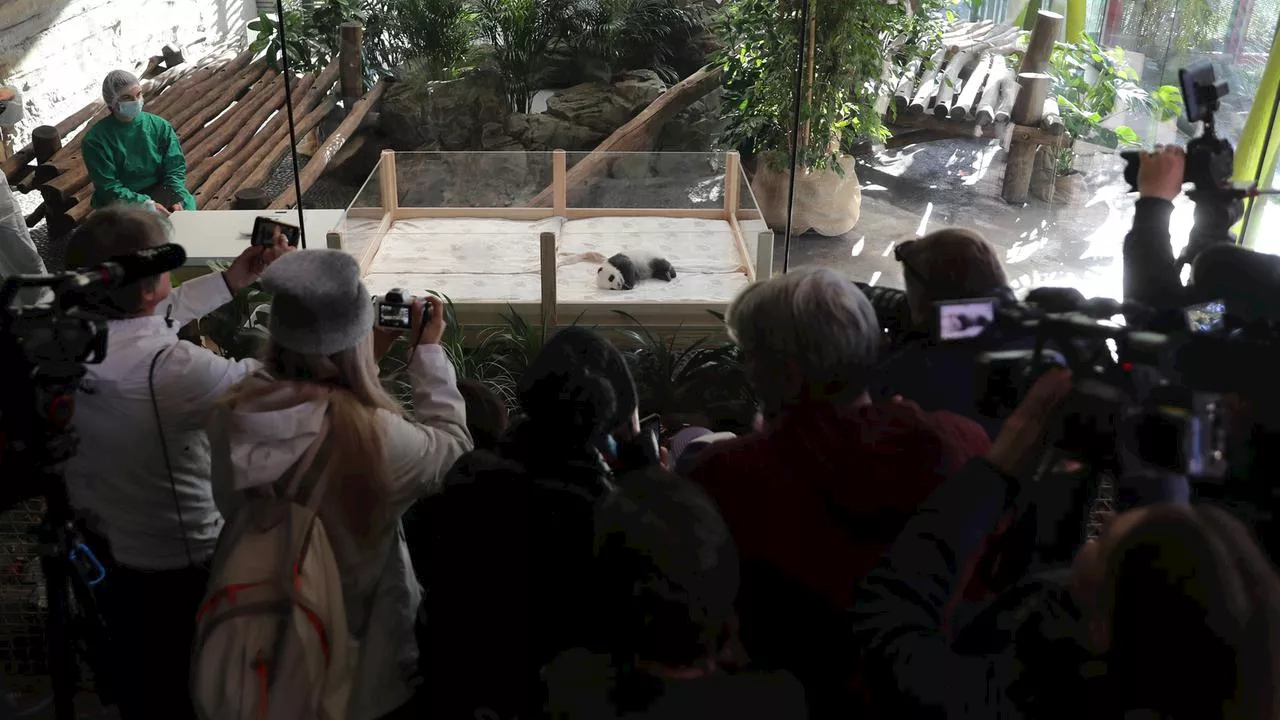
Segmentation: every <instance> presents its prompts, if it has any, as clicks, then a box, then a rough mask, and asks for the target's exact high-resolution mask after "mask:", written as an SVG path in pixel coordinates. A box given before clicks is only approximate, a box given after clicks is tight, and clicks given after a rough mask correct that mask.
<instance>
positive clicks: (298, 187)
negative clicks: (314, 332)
mask: <svg viewBox="0 0 1280 720" xmlns="http://www.w3.org/2000/svg"><path fill="white" fill-rule="evenodd" d="M276 12H277V13H279V19H280V22H279V24H278V26H279V27H278V29H279V30H280V70H281V72H282V73H283V75H284V105H285V112H287V113H288V119H289V157H291V158H293V192H294V195H295V196H297V208H298V236H299V240H298V242H299V245H300V246H301V247H302V249H304V250H305V249H306V248H307V223H306V220H305V219H304V218H303V215H302V175H301V174H299V172H298V137H297V135H296V134H294V128H293V88H292V87H290V85H289V46H288V45H287V44H286V41H285V31H284V0H276Z"/></svg>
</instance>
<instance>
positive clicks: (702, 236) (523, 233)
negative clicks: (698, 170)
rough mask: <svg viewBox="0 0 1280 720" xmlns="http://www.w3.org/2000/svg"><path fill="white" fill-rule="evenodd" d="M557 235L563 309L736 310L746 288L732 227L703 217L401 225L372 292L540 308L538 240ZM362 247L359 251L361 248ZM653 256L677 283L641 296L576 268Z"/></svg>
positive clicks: (382, 252)
mask: <svg viewBox="0 0 1280 720" xmlns="http://www.w3.org/2000/svg"><path fill="white" fill-rule="evenodd" d="M543 232H555V233H556V235H557V255H558V257H559V258H560V259H561V262H563V263H565V264H562V265H561V266H560V267H559V269H558V271H557V282H556V286H557V287H556V296H557V301H558V302H560V303H601V304H611V305H629V304H638V303H706V304H727V303H728V302H729V301H730V300H732V299H733V298H734V297H735V296H736V295H737V294H738V292H740V291H741V290H742V288H744V287H746V285H747V276H746V272H745V269H744V268H743V266H742V259H741V254H740V252H739V250H738V248H737V244H736V242H735V240H734V238H733V234H732V231H731V230H730V229H729V224H728V223H727V222H725V221H723V220H702V219H696V218H660V217H655V218H629V217H617V218H591V219H584V220H570V221H565V220H563V219H561V218H553V219H549V220H539V221H528V222H526V221H519V220H488V219H479V218H448V219H422V220H401V221H398V222H396V223H395V224H394V225H392V227H391V229H390V231H389V232H388V233H387V235H386V237H384V238H383V240H382V243H381V245H380V247H379V249H378V254H377V256H376V257H375V258H374V260H373V264H372V265H371V266H370V272H369V274H368V276H367V277H366V278H365V283H366V285H368V287H369V291H370V292H372V293H375V294H382V293H385V292H386V291H387V290H389V289H391V288H393V287H399V288H404V289H406V290H409V291H411V292H414V293H420V292H422V291H424V290H432V291H434V292H437V293H440V294H443V295H447V296H448V297H449V298H450V299H452V300H453V301H454V302H455V303H517V302H538V301H539V300H540V299H541V297H542V281H541V277H540V275H539V272H538V270H539V255H540V249H539V241H538V239H539V235H540V234H541V233H543ZM357 244H359V243H357ZM628 251H632V252H634V251H644V252H648V253H652V254H656V255H660V256H662V257H665V258H667V259H668V260H670V261H671V264H672V266H673V267H675V269H676V278H675V280H673V281H671V282H669V283H667V282H662V281H656V280H649V281H645V282H642V283H640V285H639V286H638V287H636V288H635V289H634V290H628V291H617V290H601V289H600V288H597V287H596V285H595V274H596V269H597V267H598V265H596V264H595V263H592V262H587V261H581V260H576V256H578V255H581V254H583V253H588V252H596V253H600V254H602V255H604V256H606V257H607V256H609V255H613V254H614V253H617V252H628Z"/></svg>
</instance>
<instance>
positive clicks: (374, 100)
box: [271, 80, 387, 210]
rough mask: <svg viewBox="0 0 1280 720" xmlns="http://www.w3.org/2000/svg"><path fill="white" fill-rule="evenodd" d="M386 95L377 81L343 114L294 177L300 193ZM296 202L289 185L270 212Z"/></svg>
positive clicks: (313, 181)
mask: <svg viewBox="0 0 1280 720" xmlns="http://www.w3.org/2000/svg"><path fill="white" fill-rule="evenodd" d="M386 91H387V82H386V81H385V80H379V81H378V82H377V83H375V84H374V86H373V89H371V90H370V91H369V94H367V95H365V96H364V97H362V98H360V100H358V101H357V102H356V103H355V104H354V105H352V106H351V112H350V113H348V114H347V119H346V120H343V121H342V124H341V125H339V126H338V127H337V129H336V130H334V131H333V132H332V133H330V134H329V137H328V138H327V139H325V141H324V144H323V145H321V146H320V149H319V150H317V151H316V153H315V155H312V156H311V160H309V161H308V162H307V165H306V167H304V168H302V172H301V173H300V174H299V176H298V185H300V186H301V190H302V192H303V193H305V192H306V191H307V190H309V189H310V188H311V186H312V185H314V184H315V182H316V180H318V179H319V178H320V175H321V174H323V173H324V171H325V168H327V167H329V161H330V160H332V159H333V156H334V155H336V154H337V153H338V151H339V150H341V149H342V146H343V144H344V143H346V142H347V139H348V138H350V137H351V136H352V135H353V134H355V132H356V130H358V129H360V123H361V122H362V121H363V120H364V116H365V115H366V114H368V112H369V109H370V108H372V107H373V106H374V105H377V104H378V101H379V100H381V99H382V95H383V93H385V92H386ZM298 202H301V198H299V197H298V196H297V188H296V186H294V185H290V186H289V187H288V189H286V190H285V192H284V194H282V195H281V196H280V197H278V198H276V201H275V202H273V203H271V208H272V209H273V210H276V209H281V208H287V207H290V206H292V205H294V204H295V203H298Z"/></svg>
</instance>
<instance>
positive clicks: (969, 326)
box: [934, 298, 996, 342]
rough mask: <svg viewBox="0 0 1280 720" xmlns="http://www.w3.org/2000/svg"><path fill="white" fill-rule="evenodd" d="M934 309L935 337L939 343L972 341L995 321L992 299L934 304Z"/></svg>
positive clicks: (993, 301)
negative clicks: (936, 314) (936, 317)
mask: <svg viewBox="0 0 1280 720" xmlns="http://www.w3.org/2000/svg"><path fill="white" fill-rule="evenodd" d="M934 307H935V308H936V310H937V313H938V326H937V328H936V336H937V339H938V340H939V341H941V342H955V341H957V340H972V339H973V338H976V337H978V336H980V335H982V333H984V332H986V330H987V328H988V327H990V326H991V324H992V323H994V322H995V320H996V301H995V300H994V299H993V298H980V299H977V300H953V301H949V302H940V303H936V304H935V305H934Z"/></svg>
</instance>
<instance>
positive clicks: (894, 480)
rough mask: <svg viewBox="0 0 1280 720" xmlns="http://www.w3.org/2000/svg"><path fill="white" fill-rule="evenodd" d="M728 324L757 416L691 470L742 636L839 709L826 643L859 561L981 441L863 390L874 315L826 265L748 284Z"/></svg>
mask: <svg viewBox="0 0 1280 720" xmlns="http://www.w3.org/2000/svg"><path fill="white" fill-rule="evenodd" d="M726 322H727V323H728V326H729V332H730V336H731V337H732V338H733V339H734V341H735V342H736V343H737V345H738V347H739V348H740V349H741V351H742V358H743V363H744V367H745V369H746V373H747V377H748V379H749V381H750V382H751V385H752V387H753V388H754V390H755V392H756V395H757V397H758V398H759V400H760V402H761V406H762V409H763V412H764V416H765V427H764V429H763V430H762V431H761V432H757V433H753V434H751V435H747V436H744V437H740V438H735V439H730V440H723V441H720V442H716V443H714V444H713V445H712V446H711V447H709V448H707V449H706V450H705V451H704V452H703V453H702V456H701V457H699V458H698V461H697V462H695V463H694V467H693V468H692V470H691V471H690V473H689V474H690V477H691V479H693V480H694V481H696V482H698V483H700V484H701V485H702V486H703V487H705V488H706V489H707V490H708V492H709V493H710V494H711V496H712V497H713V498H714V499H715V500H716V502H717V503H718V504H719V506H720V509H721V512H722V513H723V514H724V518H725V521H726V522H728V524H729V527H730V529H731V530H732V532H733V535H734V538H735V539H736V540H737V542H738V548H739V550H740V552H741V554H742V560H743V575H742V594H741V603H740V606H739V609H740V611H741V612H742V632H743V641H744V643H745V644H746V646H747V647H748V648H749V649H750V650H751V652H752V654H753V657H754V658H755V659H756V660H757V661H759V662H761V663H763V665H764V666H765V667H766V668H769V669H781V670H788V671H790V672H792V673H794V674H795V675H796V676H797V677H799V678H800V680H801V682H803V683H804V684H805V691H806V694H807V696H808V698H809V706H810V709H811V713H812V715H813V716H814V717H830V716H845V715H847V711H848V708H849V705H850V704H851V702H852V701H851V699H850V698H849V697H848V696H847V695H846V694H845V687H844V683H845V682H846V680H847V679H848V675H847V672H848V670H849V668H848V665H849V663H850V661H851V659H852V658H851V657H850V654H849V649H848V647H847V646H846V645H845V644H844V643H843V642H842V641H841V640H840V638H841V637H842V636H841V633H840V630H841V629H842V628H845V627H847V625H846V623H847V620H846V617H845V615H846V611H847V609H848V607H849V606H850V604H851V603H852V601H853V593H854V589H855V588H856V586H857V583H858V580H859V579H860V578H861V576H862V573H864V572H867V571H868V570H870V569H871V568H872V567H874V566H875V563H876V560H877V559H878V558H879V557H880V555H881V553H883V552H884V549H885V548H886V547H887V546H888V545H889V544H890V543H891V542H892V541H893V538H894V537H896V536H897V534H898V532H899V530H900V529H901V528H902V525H903V523H905V522H906V520H907V519H908V518H909V517H911V515H913V514H914V513H915V511H916V507H917V506H918V505H919V504H920V503H921V502H922V501H923V500H924V499H925V498H927V497H928V496H929V493H931V492H932V491H933V490H934V488H936V487H937V486H938V485H939V484H941V483H942V482H943V480H945V479H946V477H947V476H948V475H950V474H951V473H952V472H954V471H955V470H958V469H959V468H960V467H961V466H963V464H964V463H965V462H966V461H967V460H968V459H969V458H971V457H974V456H975V455H979V454H981V453H983V452H985V451H986V450H987V448H988V446H989V444H990V442H989V440H988V439H987V436H986V434H985V433H984V432H983V431H982V428H980V427H979V426H978V425H976V424H974V423H973V422H972V421H970V420H967V419H965V418H962V417H959V416H956V415H953V414H951V413H946V412H938V413H930V412H925V411H923V410H921V409H920V408H919V407H918V406H916V405H914V404H913V403H892V402H873V401H872V399H871V397H870V395H869V394H868V392H867V390H868V387H869V383H870V381H871V378H872V370H873V368H874V367H875V363H876V360H877V353H878V350H879V344H880V327H879V324H878V323H877V321H876V316H875V312H874V311H873V310H872V308H871V304H870V303H869V302H868V301H867V298H866V297H865V296H864V295H863V294H862V293H861V292H860V291H859V290H858V289H857V288H856V287H855V286H854V285H853V284H852V283H850V282H848V281H847V280H845V279H843V278H841V277H840V276H839V275H837V274H836V273H834V272H832V271H831V270H828V269H825V268H813V267H810V268H802V269H800V270H793V271H792V272H790V273H787V274H786V275H784V276H781V277H777V278H774V279H771V280H766V281H763V282H757V283H754V284H752V285H751V286H750V287H748V288H747V289H745V290H743V291H742V293H741V294H740V295H739V296H738V297H737V298H736V299H735V300H734V301H733V303H732V304H731V305H730V306H729V312H728V314H727V319H726Z"/></svg>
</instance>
